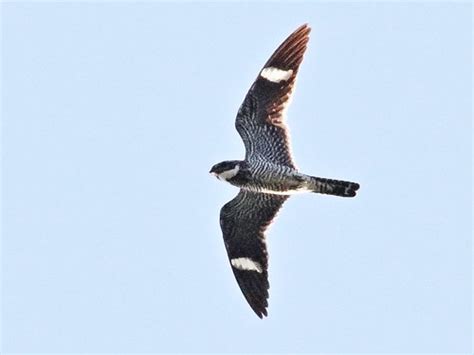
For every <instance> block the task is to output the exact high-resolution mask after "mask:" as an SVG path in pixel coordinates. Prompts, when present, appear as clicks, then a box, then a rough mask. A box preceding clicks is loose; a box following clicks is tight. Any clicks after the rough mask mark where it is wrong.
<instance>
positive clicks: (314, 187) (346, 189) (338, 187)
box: [309, 176, 360, 197]
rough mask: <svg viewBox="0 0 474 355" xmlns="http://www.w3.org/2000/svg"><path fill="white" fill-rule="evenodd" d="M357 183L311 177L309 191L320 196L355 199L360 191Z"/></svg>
mask: <svg viewBox="0 0 474 355" xmlns="http://www.w3.org/2000/svg"><path fill="white" fill-rule="evenodd" d="M359 187H360V186H359V184H358V183H356V182H350V181H342V180H332V179H324V178H319V177H314V176H311V182H310V186H309V189H310V190H311V191H312V192H317V193H320V194H326V195H334V196H341V197H354V196H355V195H356V194H357V193H356V192H357V190H359Z"/></svg>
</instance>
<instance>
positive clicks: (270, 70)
mask: <svg viewBox="0 0 474 355" xmlns="http://www.w3.org/2000/svg"><path fill="white" fill-rule="evenodd" d="M292 74H293V70H292V69H290V70H282V69H278V68H275V67H267V68H264V69H263V70H262V72H261V73H260V76H261V77H262V78H265V79H267V80H268V81H271V82H273V83H279V82H280V81H286V80H288V79H289V78H290V77H291V75H292Z"/></svg>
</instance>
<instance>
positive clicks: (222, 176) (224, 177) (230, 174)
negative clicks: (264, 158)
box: [217, 164, 240, 181]
mask: <svg viewBox="0 0 474 355" xmlns="http://www.w3.org/2000/svg"><path fill="white" fill-rule="evenodd" d="M239 170H240V167H239V165H238V164H237V165H236V166H235V167H234V168H233V169H230V170H226V171H223V172H222V173H220V174H217V178H218V179H219V180H222V181H227V180H230V179H232V178H233V177H234V176H235V175H237V173H238V172H239Z"/></svg>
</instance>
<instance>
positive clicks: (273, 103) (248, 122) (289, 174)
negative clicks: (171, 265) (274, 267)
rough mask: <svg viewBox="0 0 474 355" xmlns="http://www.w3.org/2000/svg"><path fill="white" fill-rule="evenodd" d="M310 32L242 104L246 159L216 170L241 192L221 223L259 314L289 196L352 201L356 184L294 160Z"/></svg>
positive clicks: (287, 48) (288, 43)
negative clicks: (298, 93) (269, 238)
mask: <svg viewBox="0 0 474 355" xmlns="http://www.w3.org/2000/svg"><path fill="white" fill-rule="evenodd" d="M309 32H310V28H309V27H308V26H307V25H303V26H301V27H300V28H298V29H297V30H296V31H295V32H293V33H292V34H291V35H290V36H289V37H288V38H287V39H286V40H285V41H284V42H283V43H282V44H281V45H280V47H278V49H277V50H276V51H275V53H274V54H273V55H272V56H271V57H270V59H269V60H268V62H267V63H266V64H265V66H264V67H263V69H262V70H261V71H260V73H259V75H258V77H257V79H256V80H255V82H254V84H253V85H252V87H251V88H250V90H249V92H248V93H247V96H246V97H245V99H244V102H243V103H242V105H241V107H240V109H239V111H238V114H237V118H236V121H235V126H236V129H237V131H238V132H239V134H240V136H241V137H242V140H243V141H244V145H245V150H246V154H245V159H244V160H229V161H224V162H221V163H219V164H216V165H214V166H213V167H212V168H211V171H210V172H211V173H213V174H214V175H215V176H216V177H217V178H219V179H220V180H223V181H225V182H228V183H230V184H232V185H234V186H236V187H239V188H240V192H239V194H238V195H237V196H236V197H235V198H234V199H233V200H231V201H229V202H228V203H227V204H225V205H224V207H222V209H221V214H220V224H221V229H222V232H223V236H224V242H225V246H226V249H227V253H228V256H229V261H230V264H231V266H232V270H233V272H234V275H235V277H236V279H237V282H238V284H239V286H240V288H241V290H242V292H243V294H244V296H245V298H246V299H247V301H248V303H249V304H250V306H251V307H252V309H253V310H254V311H255V313H256V314H257V315H258V316H259V317H262V316H263V315H267V311H266V308H267V306H268V302H267V298H268V288H269V284H268V256H267V251H266V245H265V234H264V233H265V230H266V228H267V227H268V225H269V224H270V223H271V222H272V220H273V219H274V217H275V215H276V213H277V212H278V210H279V209H280V208H281V206H282V205H283V203H284V202H285V201H286V199H288V197H289V196H290V195H293V194H295V193H300V192H316V193H322V194H329V195H336V196H342V197H353V196H355V195H356V191H357V190H358V189H359V185H358V184H357V183H353V182H348V181H341V180H333V179H325V178H319V177H314V176H310V175H306V174H303V173H301V172H300V171H299V170H298V169H297V168H296V165H295V163H294V162H293V157H292V155H291V151H290V143H289V133H288V129H287V126H286V123H285V110H286V108H287V106H288V103H289V100H290V98H291V95H292V92H293V88H294V83H295V79H296V74H297V73H298V68H299V65H300V64H301V61H302V60H303V54H304V52H305V50H306V44H307V42H308V39H309Z"/></svg>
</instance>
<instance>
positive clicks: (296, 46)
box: [235, 25, 311, 167]
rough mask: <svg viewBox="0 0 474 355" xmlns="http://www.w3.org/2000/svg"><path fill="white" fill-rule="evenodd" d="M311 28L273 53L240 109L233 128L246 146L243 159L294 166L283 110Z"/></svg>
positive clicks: (291, 90) (291, 89) (289, 39)
mask: <svg viewBox="0 0 474 355" xmlns="http://www.w3.org/2000/svg"><path fill="white" fill-rule="evenodd" d="M310 31H311V29H310V28H309V27H308V26H307V25H303V26H301V27H299V28H298V29H297V30H296V31H295V32H293V33H292V34H291V35H290V36H289V37H288V38H287V39H286V40H285V41H284V42H283V43H282V44H281V45H280V47H278V49H277V50H276V51H275V52H274V53H273V55H272V56H271V57H270V59H269V60H268V61H267V63H265V65H264V67H263V69H262V70H261V71H260V73H259V75H258V77H257V79H256V80H255V82H254V83H253V85H252V87H251V88H250V90H249V91H248V93H247V96H246V97H245V99H244V102H243V103H242V105H241V106H240V109H239V112H238V113H237V118H236V121H235V127H236V128H237V131H238V132H239V134H240V136H241V137H242V140H243V141H244V144H245V150H246V158H245V159H246V160H253V159H265V160H268V161H272V162H275V163H278V164H282V165H287V166H290V167H295V165H294V163H293V159H292V156H291V151H290V140H289V137H290V136H289V132H288V127H287V125H286V124H285V109H286V107H287V106H288V104H289V101H290V99H291V95H292V93H293V89H294V86H295V80H296V75H297V74H298V68H299V66H300V64H301V62H302V60H303V54H304V52H305V50H306V45H307V43H308V40H309V32H310Z"/></svg>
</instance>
